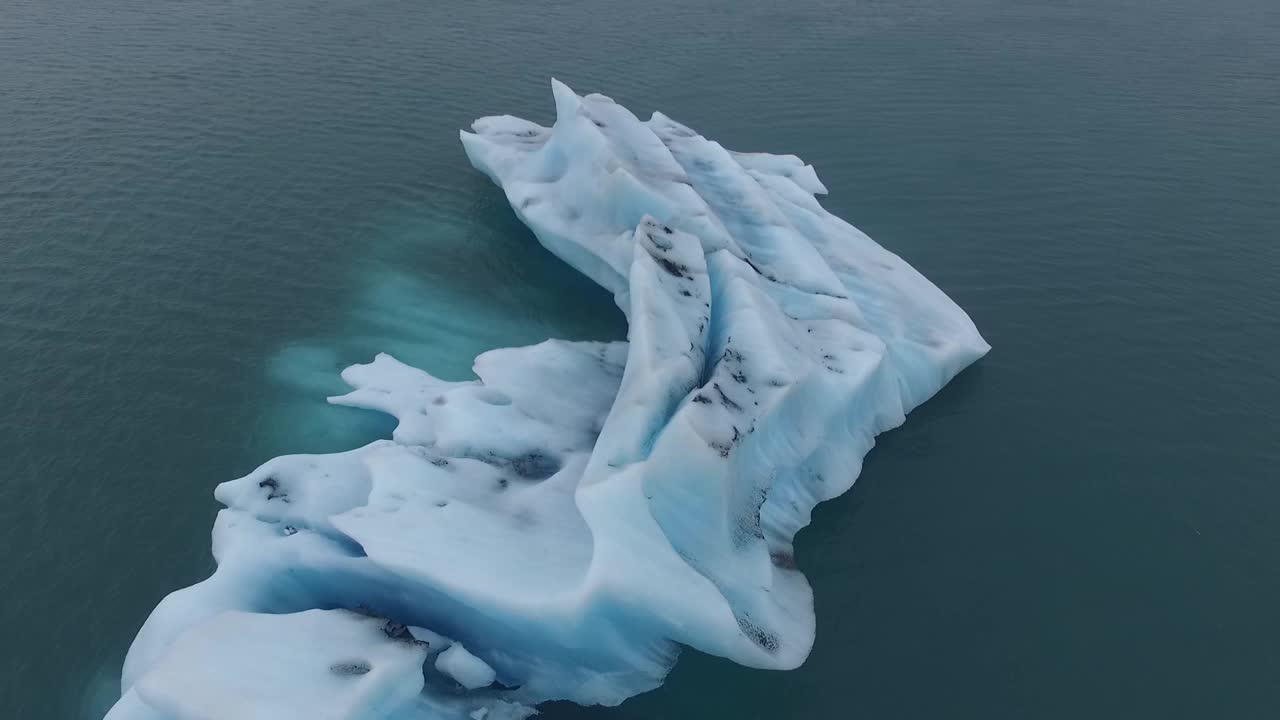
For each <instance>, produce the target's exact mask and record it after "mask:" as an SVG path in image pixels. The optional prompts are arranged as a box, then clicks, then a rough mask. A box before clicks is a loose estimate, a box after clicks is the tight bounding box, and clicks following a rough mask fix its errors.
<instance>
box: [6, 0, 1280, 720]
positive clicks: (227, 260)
mask: <svg viewBox="0 0 1280 720" xmlns="http://www.w3.org/2000/svg"><path fill="white" fill-rule="evenodd" d="M551 75H555V76H557V77H559V78H561V79H563V80H565V81H567V82H569V83H570V84H571V85H573V86H574V87H575V88H576V89H578V90H579V91H581V92H587V91H601V92H605V93H607V94H610V95H612V96H614V97H615V98H617V99H618V100H619V101H621V102H623V103H625V104H627V105H629V106H630V107H632V108H633V109H635V110H636V111H637V112H639V113H647V112H648V111H649V110H653V109H661V110H663V111H664V112H667V113H668V114H670V115H672V116H674V117H676V118H677V119H679V120H682V121H684V122H686V123H689V124H690V125H692V126H694V127H696V128H698V129H699V130H701V131H702V132H704V133H705V134H707V135H708V136H710V137H712V138H715V139H717V140H720V141H721V142H722V143H724V144H725V145H726V146H728V147H731V148H735V149H741V150H768V151H774V152H793V153H796V154H799V155H801V156H802V157H804V158H806V159H807V160H809V161H810V162H813V163H814V164H815V165H816V166H817V168H818V172H819V174H820V176H821V177H822V178H823V180H824V181H825V182H826V184H827V186H828V187H829V188H830V189H831V196H830V197H829V198H828V200H827V201H826V205H827V207H828V208H829V209H831V210H832V211H833V212H835V213H837V214H839V215H841V216H843V217H845V218H847V219H849V220H851V221H852V222H854V223H855V224H857V225H859V226H860V227H862V228H863V229H864V230H866V231H867V232H868V233H870V234H871V235H872V236H873V237H875V238H877V239H878V240H879V241H880V242H881V243H882V244H884V245H885V246H887V247H889V248H890V249H892V250H894V251H896V252H898V253H899V254H901V255H902V256H903V257H905V258H906V259H907V260H908V261H910V262H911V263H912V264H914V265H915V266H916V267H917V268H919V269H920V270H921V271H922V272H924V273H925V274H926V275H928V276H929V277H930V278H932V279H933V280H934V281H935V282H936V283H937V284H938V285H940V286H941V287H942V288H943V289H944V290H946V291H947V292H948V293H949V294H950V295H951V296H952V297H953V298H955V299H956V300H957V301H958V302H959V303H960V304H961V305H962V306H963V307H965V308H966V309H967V310H968V311H969V313H970V314H971V315H972V316H973V318H974V320H975V321H976V322H977V324H978V326H979V327H980V328H981V329H982V330H983V332H984V334H985V335H986V337H987V339H988V340H989V341H990V342H991V344H992V345H993V346H994V347H995V349H994V351H993V352H992V354H991V355H990V356H989V357H988V358H987V359H985V360H984V361H982V362H981V363H980V364H979V366H977V367H975V368H974V369H972V370H970V371H968V372H967V373H965V374H964V375H962V376H961V377H960V378H959V379H957V380H956V381H955V382H954V383H953V384H952V386H950V387H949V388H948V389H946V390H945V391H944V392H943V393H942V394H940V395H939V396H938V397H937V398H935V399H934V400H933V401H932V402H931V403H929V404H928V405H927V406H926V407H924V408H922V409H920V410H919V411H917V412H916V413H915V414H913V415H912V417H911V418H910V419H909V421H908V423H907V425H906V426H905V427H904V428H902V429H901V430H898V431H896V432H894V433H891V434H889V435H887V436H885V437H883V438H882V440H881V443H880V445H879V447H878V448H877V449H876V450H875V451H874V452H873V453H872V455H871V457H870V459H869V462H868V464H867V466H866V470H865V472H864V473H863V476H862V479H861V480H860V481H859V482H858V484H857V485H856V486H855V488H854V490H853V491H852V492H850V493H849V494H848V495H846V496H845V497H842V498H840V499H838V500H836V501H834V502H831V503H829V504H827V505H825V506H823V507H822V508H820V510H819V512H818V513H817V516H816V520H815V523H814V526H813V527H811V528H810V529H809V530H807V531H805V532H804V533H802V535H801V540H800V544H799V558H798V559H799V562H800V565H801V567H802V568H803V569H804V570H805V571H806V572H807V573H808V574H809V577H810V580H811V581H812V583H813V585H814V588H815V591H816V595H817V610H818V622H819V632H818V642H817V646H816V648H815V650H814V653H813V655H812V657H811V658H810V660H809V662H808V663H807V664H806V665H805V666H804V667H803V668H802V669H800V670H798V671H795V672H791V673H763V672H758V671H750V670H746V669H743V668H738V667H736V666H732V665H730V664H728V663H727V662H725V661H721V660H718V659H714V658H707V657H698V656H695V655H693V654H692V653H689V654H687V655H686V657H685V658H684V659H683V660H682V662H681V664H680V665H679V666H678V667H677V669H676V671H675V672H674V673H673V675H672V677H671V679H670V681H669V683H668V684H667V685H666V686H665V687H664V688H662V689H661V690H658V691H656V692H653V693H650V694H648V695H645V696H641V697H639V698H636V699H634V700H633V701H631V702H629V703H628V704H626V705H624V706H622V707H621V708H617V709H613V710H599V709H595V710H579V709H575V708H560V707H556V708H551V709H549V711H548V716H549V717H551V718H560V719H564V718H600V719H605V718H635V719H636V720H640V719H644V720H656V719H659V718H699V717H702V718H770V719H773V718H801V717H820V718H833V717H834V718H846V717H848V718H876V719H881V718H888V719H896V718H920V719H922V720H923V719H929V720H933V719H935V718H982V719H983V720H988V719H990V718H1063V719H1071V720H1075V719H1077V718H1082V717H1088V718H1123V719H1129V718H1139V717H1140V718H1161V719H1165V718H1206V717H1219V718H1233V719H1234V718H1270V717H1276V716H1277V714H1278V713H1280V613H1278V612H1277V609H1280V475H1278V473H1277V471H1276V467H1277V466H1278V465H1280V419H1278V418H1280V373H1278V372H1277V368H1280V361H1278V360H1277V354H1278V353H1280V318H1278V314H1280V248H1278V247H1277V242H1276V241H1277V233H1278V231H1280V195H1278V192H1277V188H1280V5H1277V4H1276V3H1275V2H1273V0H1220V1H1212V2H1211V1H1210V0H1168V1H1167V2H1139V1H1135V0H1077V1H1070V0H1024V1H1022V2H1013V1H1012V0H905V1H901V0H900V1H894V2H890V1H888V0H873V1H869V2H861V1H860V2H835V1H834V0H829V1H827V2H816V1H814V2H800V1H796V2H787V3H784V2H778V3H771V2H764V1H763V0H739V1H737V2H728V1H723V2H705V3H698V2H683V3H675V2H670V3H668V2H652V3H633V2H626V1H623V0H607V1H606V2H586V1H584V0H581V1H568V2H554V3H550V2H548V3H533V2H515V1H514V0H511V1H502V0H474V1H472V2H462V1H460V0H440V1H434V0H415V1H413V2H407V1H389V2H380V1H376V0H364V1H361V2H357V1H354V0H233V1H231V2H217V1H209V0H202V1H200V2H190V1H187V0H164V1H162V0H103V1H102V2H95V3H87V2H79V1H73V0H7V2H0V550H2V551H3V555H2V556H0V590H2V592H0V706H2V707H3V708H4V710H3V712H2V713H0V714H3V715H4V716H5V717H11V718H15V719H18V720H26V719H28V718H30V719H34V720H41V719H43V718H53V719H59V720H60V719H63V718H65V719H68V720H84V719H86V718H94V717H100V716H101V713H102V712H103V711H104V710H105V707H106V706H108V705H109V704H110V702H111V701H112V700H113V699H114V697H113V696H112V693H113V691H114V685H115V683H116V681H117V677H118V671H119V665H120V662H121V661H122V659H123V655H124V651H125V649H126V647H127V645H128V643H129V641H130V640H131V639H132V636H133V633H134V632H135V631H136V629H137V628H138V627H139V625H140V624H141V623H142V620H143V619H144V618H145V617H146V615H147V613H148V612H149V611H150V609H151V608H152V606H153V605H154V604H155V603H156V602H157V601H158V600H159V599H160V598H161V597H162V596H163V595H164V594H165V593H167V592H169V591H170V590H173V589H175V588H177V587H180V586H183V585H186V584H189V583H191V582H194V581H196V580H199V579H201V578H202V577H203V576H204V575H206V574H207V573H208V572H209V570H210V566H211V560H210V558H209V534H208V533H209V528H210V525H211V522H212V519H213V515H214V513H215V512H216V510H217V505H216V503H215V502H214V501H213V499H212V497H211V490H212V487H213V486H214V485H215V484H216V483H217V482H220V481H222V480H226V479H229V478H232V477H235V476H238V475H240V474H243V473H245V472H247V471H248V470H250V469H252V468H253V467H254V466H256V465H257V464H258V463H260V462H262V461H264V460H266V459H268V458H270V457H272V456H273V455H276V454H280V453H285V452H302V451H322V450H334V449H340V448H345V447H349V446H351V445H353V444H354V443H357V442H363V441H364V440H366V439H368V438H371V437H374V436H376V435H378V434H380V433H384V432H386V430H387V426H386V424H385V421H383V420H381V419H379V418H377V417H375V416H373V415H371V414H362V413H360V412H358V411H352V410H343V409H338V408H330V407H327V406H325V405H324V403H323V397H324V395H325V394H327V393H329V392H332V391H334V390H336V389H338V388H339V387H340V385H339V381H338V379H337V372H338V370H339V369H340V368H341V367H342V366H344V365H346V364H349V363H352V362H359V361H365V360H368V359H369V358H370V357H371V356H372V355H373V354H374V353H375V352H377V351H379V350H388V351H390V352H393V353H394V354H396V355H398V356H399V357H400V358H401V359H403V360H406V361H409V362H412V363H415V364H420V365H422V366H423V367H425V368H427V369H429V370H431V371H433V372H436V373H437V374H441V375H445V376H449V377H464V376H465V375H466V373H467V368H468V367H469V364H470V360H471V358H472V356H473V355H475V354H476V353H477V352H479V351H481V350H484V349H486V348H490V347H495V346H501V345H513V344H522V343H527V342H534V341H537V340H540V339H542V338H544V337H547V336H558V337H569V338H613V337H620V336H621V335H622V333H623V332H624V331H625V330H624V327H623V324H622V320H621V317H620V315H619V314H618V313H617V312H616V310H614V309H613V307H612V305H611V302H610V300H609V298H607V297H606V296H605V295H604V293H603V292H601V291H598V290H596V289H595V288H593V287H592V286H590V285H589V283H587V282H586V281H585V280H582V279H580V278H578V277H576V276H574V275H573V274H572V273H571V272H570V271H568V270H567V268H565V267H564V266H562V265H561V264H560V263H559V262H558V261H556V260H555V259H554V258H553V257H551V256H550V255H549V254H547V253H546V252H544V251H542V250H541V249H540V248H538V247H537V245H536V243H535V242H534V241H533V239H532V237H531V236H530V235H529V234H528V232H527V231H525V230H524V229H523V228H522V227H521V226H520V225H519V224H518V223H517V222H516V221H515V219H514V218H513V216H512V214H511V212H510V211H509V210H508V209H507V207H506V205H505V202H504V201H503V200H502V199H501V197H500V194H499V192H498V191H497V190H496V189H495V188H493V187H492V186H491V185H490V184H489V183H488V181H487V180H485V179H483V178H482V177H481V176H480V175H479V174H478V173H476V172H474V171H472V170H471V169H470V168H469V166H468V165H467V162H466V159H465V158H464V156H463V154H462V151H461V148H460V147H459V145H458V142H457V138H456V130H457V129H458V128H460V127H464V126H466V125H467V124H468V123H469V122H470V121H471V119H473V118H474V117H477V116H480V115H486V114H492V113H511V114H516V115H524V116H529V117H532V118H535V119H541V120H543V121H546V120H549V119H550V117H551V102H550V94H549V88H548V86H547V78H548V77H549V76H551Z"/></svg>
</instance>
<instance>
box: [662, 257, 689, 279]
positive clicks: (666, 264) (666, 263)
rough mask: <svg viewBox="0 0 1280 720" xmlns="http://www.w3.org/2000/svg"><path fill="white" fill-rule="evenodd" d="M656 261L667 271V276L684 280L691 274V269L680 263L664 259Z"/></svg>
mask: <svg viewBox="0 0 1280 720" xmlns="http://www.w3.org/2000/svg"><path fill="white" fill-rule="evenodd" d="M654 260H657V261H658V265H659V266H661V267H662V269H663V270H666V271H667V274H669V275H674V276H676V277H678V278H682V277H684V276H685V273H687V272H689V268H687V267H685V266H684V265H682V264H680V263H678V262H675V261H674V260H670V259H668V258H664V257H659V258H654Z"/></svg>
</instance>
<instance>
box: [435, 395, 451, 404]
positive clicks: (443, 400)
mask: <svg viewBox="0 0 1280 720" xmlns="http://www.w3.org/2000/svg"><path fill="white" fill-rule="evenodd" d="M447 402H449V398H446V397H445V396H443V395H437V396H436V399H435V400H432V401H431V404H432V405H444V404H445V403H447Z"/></svg>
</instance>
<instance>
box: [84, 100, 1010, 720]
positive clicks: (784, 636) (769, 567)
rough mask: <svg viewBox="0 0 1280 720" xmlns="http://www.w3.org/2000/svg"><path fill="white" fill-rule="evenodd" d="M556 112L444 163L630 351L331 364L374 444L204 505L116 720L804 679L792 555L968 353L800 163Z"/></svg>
mask: <svg viewBox="0 0 1280 720" xmlns="http://www.w3.org/2000/svg"><path fill="white" fill-rule="evenodd" d="M552 84H553V90H554V95H555V105H556V123H555V125H554V127H552V128H545V127H541V126H539V125H536V124H534V123H531V122H528V121H525V120H521V119H518V118H514V117H510V116H502V117H487V118H482V119H480V120H477V121H476V122H475V124H474V125H473V128H472V130H473V132H463V133H462V143H463V146H464V148H465V150H466V153H467V156H468V157H469V158H470V160H471V162H472V164H473V165H474V166H475V167H476V168H478V169H479V170H481V171H483V172H484V173H486V174H487V175H488V176H489V177H490V178H492V179H493V181H494V182H495V183H497V184H498V185H499V186H501V187H502V189H503V190H504V191H505V193H506V195H507V199H508V200H509V201H510V203H511V206H512V208H513V209H514V210H515V212H516V214H517V215H518V216H519V217H520V219H521V220H522V221H524V222H525V224H527V225H528V226H529V227H530V228H531V229H532V230H533V232H534V234H535V235H536V236H537V238H538V240H539V241H540V242H541V243H542V244H543V245H545V246H546V247H547V248H548V249H550V250H551V251H552V252H554V253H555V254H557V255H558V256H560V257H561V258H562V259H564V260H565V262H567V263H569V264H570V265H571V266H573V267H574V268H576V269H577V270H578V271H580V272H582V273H584V274H586V275H587V276H589V277H590V278H591V279H593V280H594V281H595V282H597V283H599V284H600V285H602V286H603V287H605V288H607V289H608V290H609V291H611V292H612V293H613V294H614V296H615V298H616V301H617V303H618V305H619V307H620V308H622V310H623V311H624V312H625V313H626V315H627V317H628V320H629V322H630V330H629V336H628V342H626V343H593V342H575V343H571V342H563V341H557V340H548V341H546V342H544V343H541V344H539V345H535V346H531V347H523V348H511V349H503V350H494V351H491V352H488V353H485V354H483V355H481V356H480V357H478V358H477V359H476V362H475V372H476V375H477V377H478V380H476V381H471V382H445V381H441V380H438V379H436V378H434V377H432V376H431V375H429V374H428V373H426V372H424V371H422V370H418V369H415V368H412V367H409V366H406V365H404V364H402V363H399V362H397V361H396V360H395V359H393V358H391V357H390V356H387V355H379V356H378V357H377V358H376V359H375V360H374V361H373V362H372V363H370V364H368V365H357V366H353V367H351V368H348V369H347V370H346V371H345V372H344V373H343V379H344V380H345V381H346V382H347V383H348V384H349V385H350V386H351V387H352V391H351V392H350V393H349V394H347V395H344V396H341V397H337V398H331V401H332V402H334V403H338V404H343V405H351V406H356V407H362V408H369V409H373V410H379V411H382V412H386V413H390V414H391V415H394V416H395V417H396V418H397V419H398V421H399V424H398V426H397V428H396V430H395V433H394V435H393V437H392V439H391V440H382V441H378V442H375V443H372V444H370V445H367V446H365V447H363V448H358V449H355V450H351V451H349V452H345V453H338V454H332V455H314V456H288V457H281V458H276V459H274V460H271V461H270V462H268V463H266V464H264V465H263V466H262V467H260V468H258V469H257V470H255V471H254V472H253V473H251V474H249V475H248V476H246V477H244V478H240V479H238V480H233V481H231V482H227V483H224V484H223V485H221V486H219V487H218V489H217V492H216V496H217V498H218V500H219V501H221V502H222V503H224V504H225V505H226V506H227V507H226V509H225V510H223V511H222V512H221V513H220V514H219V516H218V519H217V522H216V523H215V526H214V530H213V553H214V557H215V559H216V560H217V562H218V568H217V571H216V572H215V573H214V574H213V576H212V577H210V578H209V579H208V580H205V581H204V582H201V583H199V584H197V585H194V586H192V587H190V588H186V589H183V590H179V591H177V592H174V593H173V594H171V595H170V596H168V597H167V598H165V599H164V600H163V601H162V602H161V603H160V605H159V606H158V607H157V608H156V609H155V611H154V612H153V613H152V615H151V617H150V618H149V619H148V620H147V622H146V624H145V625H144V626H143V628H142V629H141V631H140V632H139V633H138V636H137V638H136V640H135V641H134V644H133V646H132V648H131V649H130V652H129V655H128V658H127V660H126V662H125V667H124V673H123V679H122V690H123V692H124V696H123V697H122V699H121V700H120V702H119V703H117V705H116V706H115V707H114V708H113V709H112V711H111V712H110V713H109V714H108V716H107V717H108V718H109V719H110V720H196V719H197V718H199V719H200V720H224V719H225V720H243V719H244V718H257V717H262V718H267V717H270V718H283V717H306V718H333V719H335V720H336V719H338V718H342V719H346V720H356V719H361V720H363V719H369V720H373V719H375V718H377V719H387V720H409V719H411V718H417V719H426V718H450V719H453V718H457V719H458V720H462V719H463V718H487V720H503V719H504V718H522V717H527V716H528V715H530V714H532V713H533V712H534V707H535V706H536V705H537V704H538V703H541V702H544V701H548V700H553V699H563V700H572V701H575V702H579V703H584V704H591V703H599V704H616V703H620V702H622V701H623V700H625V699H626V698H628V697H631V696H633V695H635V694H637V693H640V692H644V691H646V690H649V689H652V688H654V687H657V686H658V685H659V684H661V682H662V679H663V678H664V677H665V676H666V674H667V672H668V671H669V670H670V669H671V667H672V665H673V664H674V663H675V661H676V657H677V655H678V651H679V648H680V647H681V646H690V647H694V648H697V649H699V650H701V651H703V652H708V653H713V654H717V655H721V656H724V657H727V658H730V659H732V660H734V661H736V662H739V663H743V664H746V665H750V666H752V667H759V668H775V669H788V668H794V667H796V666H797V665H799V664H800V663H801V662H803V661H804V659H805V657H806V656H807V655H808V653H809V650H810V648H811V647H812V644H813V639H814V613H813V601H812V594H811V591H810V588H809V585H808V583H807V581H806V580H805V577H804V575H802V574H801V573H800V571H799V570H798V569H797V562H796V559H795V557H794V554H793V550H792V538H793V537H794V536H795V534H796V532H797V531H798V530H800V528H802V527H804V526H805V525H806V524H807V523H808V522H809V519H810V511H811V510H812V509H813V507H814V505H816V504H817V503H819V502H821V501H823V500H827V499H830V498H833V497H835V496H837V495H839V494H841V493H843V492H844V491H846V490H847V489H848V488H849V487H850V486H851V485H852V484H853V481H854V480H855V479H856V478H857V476H858V473H859V471H860V469H861V463H862V458H863V456H864V455H865V454H866V453H867V451H868V450H870V448H871V446H872V444H873V442H874V438H875V436H876V434H878V433H880V432H883V431H884V430H887V429H890V428H893V427H895V426H897V425H899V424H901V423H902V422H903V420H904V419H905V415H906V413H907V412H908V411H910V410H911V409H912V408H914V407H916V406H917V405H919V404H920V403H922V402H924V401H925V400H927V399H928V398H929V397H931V396H932V395H933V394H934V393H936V392H937V391H938V390H939V389H940V388H941V387H942V386H943V385H945V384H946V383H947V382H948V381H949V380H950V379H951V378H952V377H954V376H955V374H956V373H958V372H960V371H961V370H962V369H963V368H965V367H966V366H968V365H969V364H970V363H972V362H974V361H975V360H977V359H978V358H979V357H981V356H982V355H983V354H985V353H986V352H987V350H988V346H987V344H986V343H985V342H984V341H983V339H982V337H981V336H980V335H979V334H978V331H977V330H976V329H975V328H974V326H973V323H972V322H971V321H970V320H969V318H968V316H966V315H965V313H964V312H963V311H962V310H961V309H960V308H959V307H957V306H956V305H955V304H954V303H952V302H951V300H950V299H948V298H947V297H946V296H945V295H944V294H943V293H942V292H941V291H940V290H938V289H937V288H936V287H934V286H933V285H932V284H931V283H930V282H929V281H928V280H926V279H925V278H924V277H922V276H921V275H920V274H919V273H917V272H916V271H915V270H913V269H912V268H911V267H910V266H909V265H907V263H905V262H904V261H903V260H902V259H900V258H898V257H897V256H896V255H894V254H893V253H890V252H888V251H886V250H884V249H883V248H881V247H880V246H879V245H877V244H875V243H874V242H873V241H872V240H871V239H870V238H868V237H867V236H866V235H864V234H863V233H861V232H859V231H858V230H857V229H856V228H854V227H853V226H851V225H849V224H848V223H845V222H844V221H842V220H840V219H839V218H836V217H834V216H832V215H831V214H829V213H827V212H826V211H825V210H823V209H822V207H821V206H820V205H819V204H818V202H817V200H816V198H815V195H818V194H824V193H825V192H826V189H825V188H824V187H823V185H822V183H821V182H820V181H819V180H818V177H817V175H816V173H815V172H814V170H813V168H812V167H811V166H809V165H806V164H805V163H804V162H803V161H801V160H800V159H799V158H796V157H794V156H789V155H782V156H779V155H768V154H751V153H734V152H730V151H727V150H725V149H724V148H723V147H721V146H720V145H719V144H717V143H715V142H712V141H710V140H707V139H706V138H704V137H702V136H701V135H698V134H697V133H695V132H694V131H693V130H691V129H689V128H687V127H685V126H683V125H681V124H679V123H677V122H675V121H673V120H671V119H670V118H668V117H666V116H664V115H661V114H658V113H655V114H654V115H653V117H652V119H650V120H649V121H647V122H642V121H640V120H638V119H637V118H636V117H635V116H634V115H632V114H631V113H630V112H629V111H627V110H626V109H625V108H623V107H622V106H620V105H618V104H616V103H614V102H613V101H612V100H610V99H609V98H607V97H604V96H602V95H587V96H585V97H580V96H578V95H576V94H574V93H573V91H572V90H570V89H569V88H568V87H566V86H565V85H563V84H561V83H558V82H554V81H553V83H552Z"/></svg>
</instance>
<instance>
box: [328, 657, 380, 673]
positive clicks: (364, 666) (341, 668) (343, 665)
mask: <svg viewBox="0 0 1280 720" xmlns="http://www.w3.org/2000/svg"><path fill="white" fill-rule="evenodd" d="M372 669H373V667H372V666H370V665H369V663H367V662H365V661H364V660H348V661H346V662H339V663H334V664H332V665H330V666H329V672H332V673H333V674H334V675H364V674H366V673H368V672H369V671H370V670H372Z"/></svg>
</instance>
